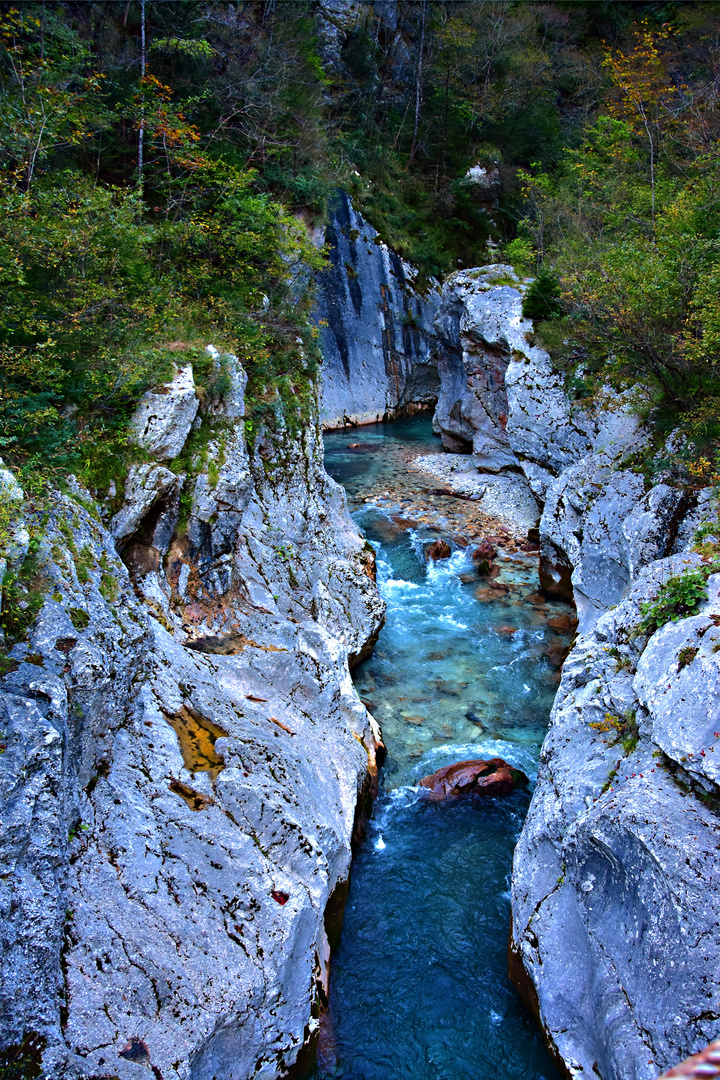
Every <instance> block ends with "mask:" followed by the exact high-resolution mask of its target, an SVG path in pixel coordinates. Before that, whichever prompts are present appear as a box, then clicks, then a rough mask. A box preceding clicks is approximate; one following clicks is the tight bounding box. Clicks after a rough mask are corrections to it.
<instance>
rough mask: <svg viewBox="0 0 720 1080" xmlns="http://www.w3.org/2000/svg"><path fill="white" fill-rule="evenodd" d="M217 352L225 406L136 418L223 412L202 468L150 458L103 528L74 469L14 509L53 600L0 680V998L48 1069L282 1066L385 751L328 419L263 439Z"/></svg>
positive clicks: (309, 1024) (5, 1014)
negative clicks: (359, 685) (369, 694)
mask: <svg viewBox="0 0 720 1080" xmlns="http://www.w3.org/2000/svg"><path fill="white" fill-rule="evenodd" d="M224 363H225V364H226V365H227V366H228V367H229V369H230V374H231V376H232V378H231V379H230V383H231V385H232V388H233V392H232V394H231V395H229V397H228V399H227V403H223V402H220V401H208V400H206V401H205V403H204V404H203V405H202V406H200V404H199V400H198V399H197V397H196V400H195V405H192V403H191V404H190V405H189V406H188V404H187V402H185V404H184V406H183V409H182V410H181V414H179V413H178V405H177V398H178V396H179V395H177V394H175V393H174V392H173V389H174V388H173V385H171V386H170V387H168V391H169V392H168V393H167V394H165V393H155V394H153V395H152V401H150V400H149V399H148V401H146V402H144V403H143V405H142V406H141V409H140V411H139V412H140V414H141V418H140V419H138V420H137V423H136V428H137V430H140V429H142V430H143V431H145V430H147V429H148V423H147V419H146V417H145V414H146V413H147V416H148V417H149V416H150V411H149V406H150V405H151V406H152V417H153V418H154V419H153V428H154V430H155V431H157V432H160V431H162V432H163V437H162V440H156V441H155V442H153V446H155V447H156V448H157V453H158V456H159V457H160V458H162V459H163V460H169V459H171V458H173V457H176V456H177V453H178V452H179V451H178V449H176V444H178V443H179V444H180V446H179V449H182V445H183V443H184V438H183V439H182V442H181V437H180V434H179V431H184V432H185V436H187V433H188V431H189V426H190V425H189V424H188V423H187V420H188V417H189V416H190V415H191V414H192V419H191V420H190V423H191V424H192V423H193V420H195V421H196V423H197V420H196V414H197V417H201V418H202V423H203V424H207V425H210V432H209V438H208V440H207V442H206V450H205V451H203V456H202V457H197V458H196V459H195V462H194V465H193V470H192V471H191V472H190V473H188V474H185V475H183V474H179V475H176V474H175V473H173V472H172V471H171V470H169V469H167V468H166V467H165V466H164V465H158V464H155V463H150V464H147V465H141V466H138V467H135V469H133V470H132V471H131V473H130V475H129V476H128V480H127V483H126V486H125V493H124V500H121V501H122V505H119V506H118V505H116V506H115V507H114V508H113V509H114V510H115V514H114V516H113V518H112V522H109V523H108V525H109V526H110V527H108V525H106V524H105V523H104V522H103V521H102V520H101V517H100V516H99V514H98V506H97V504H96V503H95V502H94V500H93V499H92V498H91V497H90V495H89V493H87V492H84V491H83V490H82V489H80V488H79V487H77V486H76V487H75V488H74V489H73V490H70V491H69V492H67V493H65V494H60V493H56V494H55V495H53V496H51V497H48V502H47V505H46V507H45V508H44V509H43V512H42V514H41V512H40V511H39V510H38V509H37V508H35V509H34V508H33V507H32V506H28V507H27V508H26V509H25V511H24V517H23V521H24V524H25V526H28V527H29V528H30V530H31V532H32V533H33V535H35V536H36V537H37V539H38V543H39V545H40V549H39V553H38V557H39V564H40V567H41V571H40V572H41V575H42V581H38V583H37V584H38V587H41V588H42V589H44V590H45V593H46V599H45V602H44V605H43V607H42V610H41V612H40V614H39V616H38V618H37V620H36V621H35V624H34V626H33V627H32V630H31V633H30V636H29V639H28V641H27V642H26V643H22V644H18V645H16V646H14V648H13V649H12V651H11V653H10V665H9V666H10V670H9V671H7V673H6V674H5V675H4V677H3V679H2V681H0V691H1V697H0V701H1V708H2V733H1V738H2V742H3V744H4V746H5V752H4V753H3V754H2V755H0V792H1V794H2V805H3V821H4V829H3V835H2V838H0V853H1V859H2V866H3V869H2V874H1V875H0V903H1V904H2V919H1V920H0V932H1V933H2V935H3V947H4V950H5V960H6V963H5V965H4V968H3V983H2V997H1V999H0V1008H1V1009H2V1018H3V1024H2V1028H3V1035H4V1039H5V1043H6V1044H8V1043H9V1044H11V1045H12V1044H14V1045H15V1046H16V1047H17V1048H18V1053H19V1054H20V1055H22V1054H23V1053H25V1049H23V1047H25V1046H27V1038H28V1033H35V1034H34V1035H33V1036H32V1040H33V1045H35V1046H41V1047H43V1048H44V1049H43V1050H42V1055H43V1062H42V1065H43V1069H44V1072H43V1075H48V1076H52V1077H53V1078H58V1080H59V1078H61V1077H68V1078H69V1077H73V1078H74V1077H82V1076H88V1077H89V1076H95V1077H98V1076H109V1077H117V1078H119V1080H133V1078H140V1077H143V1076H146V1075H148V1070H152V1071H153V1073H154V1075H156V1076H162V1077H163V1080H172V1078H177V1080H179V1078H183V1080H211V1078H215V1077H217V1078H220V1077H222V1078H223V1080H241V1078H242V1080H245V1078H248V1077H263V1078H271V1077H275V1076H278V1075H281V1074H282V1073H283V1072H284V1071H285V1070H286V1069H287V1068H288V1067H289V1066H290V1065H291V1064H292V1063H293V1062H294V1061H295V1059H296V1057H297V1054H298V1052H299V1050H300V1049H301V1048H302V1046H303V1045H304V1043H305V1042H306V1041H307V1039H308V1038H310V1037H311V1035H312V1032H313V1030H314V1028H315V1026H316V1019H315V1016H316V1010H317V1001H318V995H321V994H322V992H323V990H322V987H323V984H324V982H325V979H326V964H327V957H328V947H327V939H326V936H325V930H324V926H323V916H324V912H325V909H326V906H327V904H328V900H329V898H330V897H331V896H332V895H333V893H334V891H335V889H336V888H337V887H338V886H339V885H341V884H342V883H343V882H344V881H345V880H346V878H347V874H348V869H349V862H350V841H351V837H352V835H353V830H354V829H357V828H358V817H357V810H358V806H360V807H362V805H363V802H364V799H365V798H366V795H367V792H368V790H369V787H368V785H371V784H372V779H373V775H374V773H375V771H376V762H375V755H376V750H377V748H378V746H379V745H380V742H379V740H380V735H379V730H378V728H377V725H376V724H375V722H374V720H373V719H372V717H371V716H370V715H369V714H368V712H367V710H366V709H365V708H364V706H363V705H362V704H361V703H360V701H359V699H358V698H357V696H356V694H355V691H354V689H353V686H352V682H351V679H350V674H349V669H348V661H350V662H352V661H353V660H354V659H355V658H357V657H358V656H359V655H360V654H362V652H363V651H364V650H366V649H367V648H368V647H371V644H372V641H373V640H374V638H375V637H376V635H377V633H378V631H379V628H380V625H381V623H382V618H383V605H382V603H381V601H380V600H379V598H378V595H377V592H376V589H375V586H374V582H373V579H372V578H373V566H374V563H373V555H372V551H371V550H370V549H369V548H368V547H367V545H365V544H364V542H363V540H362V538H361V537H360V536H359V534H358V532H357V530H356V528H355V526H354V525H353V523H352V521H351V519H350V518H349V516H348V514H347V510H346V505H345V497H344V493H343V492H342V489H340V488H339V487H338V486H337V485H336V484H335V483H334V482H333V481H332V480H330V478H329V477H328V476H327V475H326V474H325V473H324V471H323V468H322V457H321V452H320V443H319V432H318V430H317V427H316V426H315V425H313V424H310V425H309V426H308V428H307V430H306V431H305V432H304V434H303V435H302V437H301V438H299V439H298V440H294V439H292V438H290V436H289V435H287V434H286V433H283V432H279V433H277V434H275V435H270V434H269V433H267V432H265V433H260V434H259V435H258V436H257V437H256V440H255V442H254V444H253V445H252V446H248V445H247V443H246V440H245V436H244V430H243V426H242V424H237V423H233V422H232V418H233V416H235V417H237V416H238V415H240V416H242V407H241V404H240V403H239V401H238V398H237V395H238V393H239V392H240V389H241V388H242V386H244V376H243V373H242V369H241V368H240V367H239V365H238V364H237V361H236V359H235V358H234V357H228V358H225V360H224ZM181 377H182V379H183V397H184V396H185V390H186V388H187V387H186V386H185V384H187V385H192V383H191V373H190V372H189V370H188V369H185V370H184V372H183V373H181ZM193 394H194V389H193ZM164 402H165V403H167V411H165V412H163V409H162V405H163V403H164ZM198 409H200V412H198ZM143 410H145V411H144V412H143ZM171 412H172V414H173V415H174V416H176V418H177V425H175V424H174V422H171V420H170V413H171ZM146 445H147V444H146ZM170 446H172V448H173V452H172V453H170V452H169V449H168V448H169V447H170ZM186 457H187V454H186ZM117 548H119V549H120V555H119V554H118V551H117ZM120 556H122V558H121V557H120ZM24 1040H25V1042H24ZM6 1052H7V1046H6Z"/></svg>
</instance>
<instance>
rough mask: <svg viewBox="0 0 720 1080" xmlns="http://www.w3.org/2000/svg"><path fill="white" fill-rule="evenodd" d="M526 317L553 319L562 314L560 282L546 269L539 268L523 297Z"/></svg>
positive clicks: (523, 309) (523, 308)
mask: <svg viewBox="0 0 720 1080" xmlns="http://www.w3.org/2000/svg"><path fill="white" fill-rule="evenodd" d="M522 311H523V315H524V316H525V318H526V319H538V320H539V319H544V320H545V319H554V318H559V317H560V316H561V315H563V314H564V308H563V304H562V299H561V296H560V282H559V281H558V279H557V278H556V277H555V276H554V275H553V274H551V273H550V272H549V271H548V270H545V269H543V270H540V272H539V273H538V276H537V277H536V278H535V280H534V281H533V282H531V284H530V286H529V288H528V290H527V292H526V293H525V296H524V298H523V307H522Z"/></svg>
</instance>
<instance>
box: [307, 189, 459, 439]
mask: <svg viewBox="0 0 720 1080" xmlns="http://www.w3.org/2000/svg"><path fill="white" fill-rule="evenodd" d="M326 241H327V243H328V250H329V264H328V268H327V270H325V271H324V272H323V273H322V274H319V275H318V297H317V320H318V324H319V326H320V331H321V348H322V353H323V367H322V372H321V421H322V425H323V427H324V428H325V429H330V428H338V427H343V426H345V425H353V424H370V423H375V422H377V421H380V420H383V419H392V418H394V417H396V416H402V415H405V414H407V413H411V412H414V411H417V410H418V409H428V408H431V407H432V406H433V405H434V404H435V401H436V400H437V393H438V374H437V365H436V363H435V361H434V358H433V351H432V343H433V320H434V318H435V313H436V311H437V307H438V304H439V301H440V293H439V289H438V287H437V285H436V284H434V283H431V285H430V286H429V287H428V289H427V291H426V292H425V293H424V294H423V293H421V292H420V291H419V289H418V288H417V287H416V279H417V274H416V271H415V270H414V268H413V267H411V266H410V265H409V264H408V263H406V262H404V261H403V260H402V259H401V258H400V257H399V256H398V255H397V254H395V252H393V251H391V250H390V249H389V248H388V247H387V246H386V245H385V244H383V243H382V242H381V240H380V237H379V236H378V234H377V232H376V231H375V229H373V228H372V226H370V225H369V224H368V223H367V222H366V221H365V220H364V219H363V218H362V217H361V215H360V214H358V213H356V211H355V210H354V208H353V205H352V201H351V200H350V197H349V196H348V195H346V194H345V193H344V192H339V193H338V194H337V196H336V198H335V200H334V203H333V206H332V209H331V215H330V220H329V223H328V227H327V233H326Z"/></svg>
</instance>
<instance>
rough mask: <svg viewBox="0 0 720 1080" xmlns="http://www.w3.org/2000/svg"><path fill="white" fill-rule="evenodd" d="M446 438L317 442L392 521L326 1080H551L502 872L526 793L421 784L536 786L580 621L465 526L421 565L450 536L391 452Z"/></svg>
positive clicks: (376, 432)
mask: <svg viewBox="0 0 720 1080" xmlns="http://www.w3.org/2000/svg"><path fill="white" fill-rule="evenodd" d="M353 439H360V440H362V441H361V442H360V443H359V444H358V443H357V442H355V443H353ZM438 441H439V440H438V439H437V438H436V437H434V436H433V435H432V428H431V422H430V417H429V416H428V417H427V418H418V419H414V420H399V421H396V422H395V423H394V424H391V425H375V426H366V427H363V428H362V429H360V430H359V431H358V432H357V433H354V434H353V435H351V436H349V435H348V433H347V432H341V433H335V434H328V435H326V436H325V467H326V469H327V470H328V471H329V472H330V475H331V476H333V477H334V478H335V479H337V480H340V481H341V482H343V483H344V484H345V486H346V489H347V491H348V494H349V497H350V499H351V504H356V505H358V504H365V502H366V500H367V501H370V502H374V501H375V500H374V498H373V496H377V495H380V494H383V495H384V496H385V502H384V505H383V509H382V510H380V511H379V510H378V509H376V508H374V507H373V508H364V505H363V509H362V510H359V511H358V512H356V519H357V520H358V523H359V524H360V525H361V527H362V528H363V531H364V533H365V535H366V536H367V537H368V538H369V539H370V541H371V542H372V543H373V545H374V546H375V548H376V551H377V560H378V586H379V589H380V593H381V595H382V596H383V598H384V599H385V601H386V603H387V605H388V609H387V621H386V623H385V627H384V629H383V630H382V631H381V633H380V637H379V640H378V644H377V646H376V649H375V652H374V654H373V656H372V657H371V658H370V659H368V660H366V661H364V662H363V663H362V664H361V665H360V666H359V667H358V668H356V670H355V673H354V681H355V685H356V687H357V690H358V693H359V695H360V697H361V699H362V700H363V702H364V703H365V704H366V705H367V707H368V708H369V709H370V711H371V712H372V713H373V715H374V716H376V717H377V719H378V721H379V722H380V723H381V725H382V730H383V737H384V741H385V743H386V745H387V759H386V761H385V764H384V767H383V768H382V769H381V772H380V794H379V796H378V799H377V802H376V803H375V807H374V810H373V814H372V818H371V820H370V823H369V826H368V833H367V836H366V838H365V840H364V842H363V844H362V845H361V847H360V849H359V851H358V852H357V854H356V856H355V860H354V864H353V869H352V872H351V877H350V891H349V896H348V901H347V907H346V909H345V918H344V924H343V930H342V937H341V939H340V944H339V948H338V950H337V953H336V955H335V957H334V959H333V961H332V966H331V982H330V1011H329V1015H328V1018H327V1019H326V1020H324V1021H323V1026H322V1029H321V1042H320V1058H321V1062H322V1064H323V1068H322V1070H321V1072H320V1073H319V1074H318V1075H319V1077H322V1078H330V1077H348V1078H349V1077H361V1076H362V1077H365V1078H366V1080H404V1078H408V1080H410V1078H413V1080H415V1078H419V1077H428V1078H438V1080H440V1078H442V1080H456V1078H458V1077H460V1076H463V1077H464V1076H467V1077H469V1076H471V1075H473V1073H474V1069H475V1066H476V1063H477V1062H478V1061H479V1060H486V1061H490V1060H491V1061H492V1062H493V1066H492V1068H493V1075H494V1076H496V1077H498V1080H512V1078H515V1077H520V1076H522V1077H524V1078H527V1080H555V1078H556V1077H557V1075H558V1074H557V1073H556V1071H555V1068H554V1066H553V1064H552V1063H551V1061H550V1058H549V1055H548V1053H547V1051H546V1049H545V1047H544V1046H543V1044H542V1040H541V1037H540V1033H539V1032H538V1031H537V1028H536V1027H535V1024H534V1022H533V1020H532V1017H530V1016H529V1015H528V1014H527V1013H526V1012H525V1010H524V1008H523V1006H522V1004H521V1002H520V1000H519V999H518V997H517V994H516V991H515V990H514V989H513V987H512V986H511V984H510V982H509V980H508V975H507V942H508V935H509V929H510V896H509V875H510V869H511V864H512V852H513V849H514V846H515V842H516V839H517V835H518V832H519V829H520V827H521V824H522V821H523V818H524V816H525V813H526V811H527V805H528V798H529V793H525V792H517V793H515V794H513V795H511V796H506V797H505V798H502V799H501V798H490V799H481V798H479V797H478V796H472V795H470V796H464V797H459V798H454V797H452V796H450V797H449V798H448V799H446V800H445V801H443V802H440V803H437V802H433V801H432V800H431V799H429V798H428V797H427V795H428V793H426V792H425V791H424V790H423V789H421V788H419V787H418V781H419V780H420V778H421V777H423V776H425V775H427V774H429V773H433V772H435V771H436V770H437V769H439V768H441V767H442V766H445V765H449V764H451V763H454V762H457V761H461V760H463V759H469V758H470V759H477V758H497V757H500V758H503V759H505V760H507V761H508V762H510V763H511V764H512V765H514V766H516V767H517V768H519V769H521V770H523V771H524V772H525V773H526V774H527V775H529V776H531V777H534V776H535V775H536V773H537V764H538V754H539V749H540V745H541V743H542V739H543V737H544V734H545V730H546V725H547V718H548V715H549V712H550V706H551V704H552V697H553V694H554V691H555V689H556V684H557V667H558V665H559V663H560V660H561V654H558V648H559V649H560V650H563V649H564V650H566V649H567V645H568V642H569V635H568V630H569V629H570V627H571V626H573V625H574V617H573V616H574V612H573V610H572V609H571V608H569V607H568V606H567V605H566V604H563V603H561V602H556V603H553V602H549V603H548V602H546V601H545V600H544V598H543V597H542V596H541V594H540V593H539V580H538V573H537V559H538V556H537V552H536V553H534V554H533V553H525V552H522V551H518V550H517V545H515V544H513V545H512V547H513V549H514V550H513V552H512V553H506V552H504V551H503V549H502V548H500V550H499V553H498V558H497V561H496V562H495V563H494V570H495V572H494V573H493V575H492V577H491V578H487V577H483V576H482V575H481V574H479V573H478V572H477V565H478V564H477V562H474V561H473V560H472V557H471V554H472V550H473V546H474V545H473V542H472V540H471V539H470V537H469V536H468V535H467V534H468V532H470V531H471V528H470V522H469V520H468V522H467V525H466V528H465V529H464V530H463V529H462V527H460V528H458V529H457V531H456V532H455V533H453V534H452V535H453V537H454V543H453V544H452V546H453V547H454V550H453V552H452V554H451V555H450V556H449V557H448V558H445V559H439V560H437V561H433V560H432V559H430V560H428V559H427V558H426V555H425V550H426V549H427V548H428V547H429V546H430V544H431V543H432V542H433V540H436V539H437V538H438V536H443V535H445V536H446V535H447V533H442V532H438V527H437V526H436V527H435V528H433V527H432V526H429V525H425V524H421V523H419V522H414V521H413V520H412V503H413V500H412V499H411V498H408V497H407V494H406V492H405V491H404V490H403V489H404V488H410V484H409V480H410V479H411V478H412V474H410V475H409V474H408V471H407V462H406V461H403V462H402V465H404V468H400V467H399V465H398V462H397V460H396V458H395V457H394V455H393V454H392V450H395V451H397V449H398V447H403V446H406V447H412V449H413V450H415V451H417V450H419V449H422V450H424V451H425V452H426V453H427V452H432V451H437V449H438ZM348 444H350V445H349V446H348ZM410 460H411V461H412V458H410ZM393 465H394V468H393ZM415 479H416V480H420V479H421V477H420V476H418V475H417V474H416V475H415ZM388 487H390V489H391V491H392V498H390V493H389V492H388V491H387V489H388ZM410 490H412V488H410ZM416 497H417V496H416ZM392 501H394V502H395V505H394V506H393V505H392ZM425 501H426V508H427V501H428V500H427V496H426V500H425ZM435 501H436V502H438V501H441V502H442V501H449V502H452V498H450V499H447V500H442V497H440V499H439V500H438V499H436V500H435ZM454 501H455V502H456V504H457V503H459V505H460V506H461V507H462V506H463V505H466V506H468V504H467V503H465V504H464V503H463V502H462V501H460V500H457V499H455V500H454ZM470 506H472V504H469V506H468V510H469V508H470ZM440 516H441V518H442V507H441V508H440ZM466 516H467V517H468V518H469V516H470V515H469V513H467V515H466ZM444 520H446V519H444ZM497 526H498V527H501V526H502V523H501V522H498V523H497ZM522 539H524V538H522ZM464 545H467V546H464ZM526 546H527V545H526ZM535 546H537V545H535ZM488 584H491V585H492V588H490V589H489V588H487V585H488ZM478 593H479V594H480V597H481V599H478V598H477V594H478ZM553 624H554V626H555V627H556V628H559V632H558V629H554V628H553ZM563 631H564V633H563ZM548 654H549V655H550V656H552V657H553V661H554V662H553V663H551V661H550V659H549V656H548Z"/></svg>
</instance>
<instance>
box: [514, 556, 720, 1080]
mask: <svg viewBox="0 0 720 1080" xmlns="http://www.w3.org/2000/svg"><path fill="white" fill-rule="evenodd" d="M699 562H700V558H699V556H697V555H694V554H688V555H686V556H683V555H675V556H672V557H671V558H669V559H662V560H659V561H657V562H654V563H653V564H652V565H650V566H648V567H647V568H646V569H645V570H644V571H642V573H641V574H640V576H639V578H638V580H637V582H636V583H635V585H634V586H633V588H632V589H631V591H630V592H629V593H628V595H627V596H626V598H625V599H624V600H623V601H622V602H621V603H620V604H619V605H618V606H617V607H615V608H613V609H612V610H611V611H609V612H607V613H606V614H604V615H603V616H602V617H601V618H600V619H599V620H598V621H597V623H596V624H595V627H594V628H593V630H591V631H590V632H589V633H587V634H586V635H584V636H583V637H581V638H580V639H579V641H578V642H577V644H576V646H575V648H574V649H573V651H572V652H571V653H570V656H569V657H568V659H567V660H566V662H565V666H564V668H563V673H562V682H561V684H560V688H559V690H558V694H557V698H556V701H555V704H554V707H553V711H552V716H551V720H550V730H549V732H548V735H547V738H546V740H545V743H544V745H543V750H542V762H541V767H540V774H539V777H538V783H537V787H536V789H535V793H534V795H533V799H532V803H531V806H530V812H529V815H528V818H527V821H526V823H525V827H524V829H523V832H522V835H521V837H520V841H519V843H518V846H517V849H516V852H515V861H514V867H513V883H512V911H513V932H512V940H511V970H512V969H514V975H515V978H516V981H517V982H518V985H519V986H520V988H521V989H523V990H524V991H525V993H526V995H527V996H528V998H529V999H530V1001H531V1003H532V1004H533V1005H534V1008H535V1010H536V1013H537V1015H538V1017H539V1019H540V1022H541V1024H542V1026H543V1028H544V1030H545V1033H546V1035H547V1038H548V1040H549V1043H550V1045H551V1046H552V1047H553V1048H554V1050H555V1051H556V1054H557V1055H558V1058H559V1059H560V1061H561V1063H562V1065H563V1067H564V1072H565V1073H566V1074H567V1075H568V1076H572V1077H582V1078H583V1080H585V1078H587V1080H590V1078H593V1080H594V1078H596V1077H598V1076H599V1077H601V1078H602V1080H654V1078H655V1077H657V1075H658V1073H660V1072H661V1071H663V1070H664V1069H666V1068H668V1067H669V1066H672V1065H675V1064H676V1063H677V1062H678V1061H680V1060H682V1059H683V1058H684V1057H687V1056H688V1055H689V1054H690V1053H692V1052H694V1051H696V1050H699V1049H701V1048H702V1047H704V1046H705V1044H706V1043H707V1042H709V1041H710V1040H711V1039H713V1038H717V1037H718V1034H719V1033H720V980H719V979H718V969H719V967H720V955H719V951H720V938H719V937H718V933H717V928H718V925H720V870H719V869H718V860H717V851H718V807H719V806H720V784H719V780H720V772H719V771H718V763H717V761H720V704H719V702H720V696H719V695H718V689H719V688H720V656H719V653H718V650H720V630H719V629H718V626H719V625H720V594H719V587H720V578H719V577H718V575H716V576H715V577H712V578H711V579H710V590H709V600H708V602H707V603H706V604H704V605H703V607H702V609H701V611H700V613H699V614H698V615H696V616H692V617H690V618H686V619H681V620H680V621H678V622H670V623H668V624H666V625H665V626H663V627H661V629H659V630H658V631H657V632H656V633H655V634H653V635H652V636H651V637H650V638H649V640H648V639H647V637H645V636H643V635H642V634H640V633H638V631H637V627H638V624H639V622H640V620H641V608H640V605H641V604H642V603H643V602H644V601H647V600H648V599H650V598H652V597H653V596H654V595H655V594H656V593H657V589H658V586H659V585H660V583H661V582H662V581H664V580H666V579H667V578H668V577H669V576H670V575H672V574H676V573H678V572H679V571H681V570H682V569H683V568H684V567H685V566H691V567H692V566H693V565H695V564H698V563H699ZM716 759H717V761H716Z"/></svg>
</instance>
